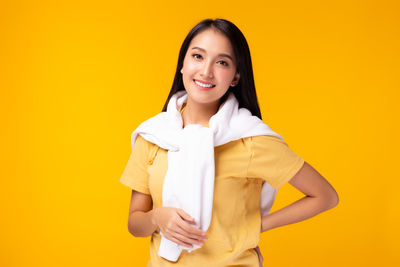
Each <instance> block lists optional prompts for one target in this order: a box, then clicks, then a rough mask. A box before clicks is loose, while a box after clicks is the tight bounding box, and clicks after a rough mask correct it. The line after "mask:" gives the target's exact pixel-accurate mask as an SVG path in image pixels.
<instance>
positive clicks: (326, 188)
mask: <svg viewBox="0 0 400 267" xmlns="http://www.w3.org/2000/svg"><path fill="white" fill-rule="evenodd" d="M289 183H290V184H291V185H293V186H294V187H296V188H297V189H298V190H300V191H301V192H302V193H304V194H305V195H306V196H305V197H303V198H301V199H299V200H297V201H295V202H293V203H292V204H290V205H288V206H286V207H284V208H282V209H280V210H277V211H275V212H273V213H270V214H268V215H267V216H264V217H262V221H261V232H265V231H267V230H270V229H273V228H276V227H279V226H283V225H287V224H292V223H296V222H300V221H303V220H305V219H308V218H311V217H313V216H315V215H317V214H319V213H321V212H323V211H326V210H328V209H331V208H333V207H335V206H336V205H337V204H338V202H339V197H338V195H337V193H336V191H335V189H334V188H333V187H332V186H331V185H330V184H329V182H328V181H327V180H326V179H325V178H324V177H322V176H321V175H320V174H319V173H318V172H317V171H316V170H315V169H314V168H313V167H312V166H311V165H309V164H308V163H307V162H304V165H303V167H302V168H301V169H300V170H299V171H298V172H297V174H296V175H295V176H293V178H292V179H291V180H290V181H289Z"/></svg>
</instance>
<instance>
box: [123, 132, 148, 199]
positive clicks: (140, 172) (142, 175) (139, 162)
mask: <svg viewBox="0 0 400 267" xmlns="http://www.w3.org/2000/svg"><path fill="white" fill-rule="evenodd" d="M152 145H153V144H152V143H150V142H148V141H147V140H146V139H144V138H143V137H142V136H140V135H138V136H137V137H136V141H135V144H134V146H133V149H132V153H131V155H130V157H129V160H128V163H127V165H126V167H125V170H124V171H123V173H122V176H121V178H120V182H121V183H122V184H123V185H126V186H128V187H130V188H132V189H133V190H135V191H138V192H141V193H144V194H148V195H150V190H149V182H148V180H149V174H148V172H147V167H148V165H149V153H150V150H151V146H152Z"/></svg>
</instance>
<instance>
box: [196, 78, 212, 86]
mask: <svg viewBox="0 0 400 267" xmlns="http://www.w3.org/2000/svg"><path fill="white" fill-rule="evenodd" d="M194 82H195V83H197V84H198V85H200V86H201V87H207V88H211V87H213V86H214V85H212V84H204V83H201V82H199V81H196V80H195V81H194Z"/></svg>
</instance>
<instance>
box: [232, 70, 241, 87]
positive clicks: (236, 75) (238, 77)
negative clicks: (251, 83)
mask: <svg viewBox="0 0 400 267" xmlns="http://www.w3.org/2000/svg"><path fill="white" fill-rule="evenodd" d="M239 79H240V73H239V72H236V74H235V77H234V78H233V81H232V83H231V86H236V85H237V84H238V83H239Z"/></svg>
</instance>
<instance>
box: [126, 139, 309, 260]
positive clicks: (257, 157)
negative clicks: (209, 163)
mask: <svg viewBox="0 0 400 267" xmlns="http://www.w3.org/2000/svg"><path fill="white" fill-rule="evenodd" d="M214 152H215V154H214V159H215V184H214V200H213V210H212V218H211V224H210V227H209V228H208V230H207V231H206V236H207V238H208V240H207V241H203V244H204V245H203V246H202V247H201V248H199V249H196V250H194V251H192V252H190V253H189V252H188V251H187V250H182V253H181V255H180V257H179V259H178V261H177V262H171V261H168V260H166V259H164V258H162V257H160V256H158V253H157V252H158V248H159V246H160V241H161V235H160V232H159V230H157V231H155V232H154V233H153V234H152V237H151V243H150V261H149V263H148V265H147V266H148V267H149V266H151V267H158V266H192V267H196V266H199V267H204V266H208V267H211V266H216V267H217V266H218V267H225V266H233V265H235V266H236V265H237V266H254V267H256V266H257V267H258V266H259V260H258V255H257V252H256V251H255V249H254V248H255V247H256V246H257V245H258V242H259V239H260V230H261V214H260V197H261V196H260V194H261V187H262V183H263V181H264V180H265V181H266V182H268V183H269V184H270V185H271V186H272V187H274V188H279V187H281V186H283V185H284V184H285V183H286V182H288V181H289V180H290V179H291V178H292V177H293V176H294V175H295V174H296V173H297V172H298V171H299V170H300V168H301V167H302V166H303V163H304V160H303V159H302V158H301V157H299V156H298V155H297V154H295V153H294V152H293V151H292V150H291V149H290V148H289V147H288V145H287V144H286V143H285V142H284V141H282V140H281V139H279V138H277V137H273V136H267V135H263V136H254V137H247V138H242V139H239V140H236V141H232V142H229V143H227V144H224V145H221V146H216V147H215V149H214ZM167 160H168V151H167V150H164V149H162V148H160V147H158V146H157V145H155V144H152V143H150V142H149V141H147V140H145V139H144V138H143V137H142V136H140V135H139V136H138V137H137V139H136V142H135V144H134V147H133V150H132V153H131V155H130V157H129V160H128V163H127V165H126V168H125V170H124V172H123V174H122V176H121V178H120V182H121V183H122V184H124V185H126V186H128V187H130V188H131V189H133V190H136V191H138V192H141V193H144V194H149V195H151V197H152V200H153V208H157V207H161V206H162V185H163V182H164V177H165V174H166V171H167V168H168V162H167Z"/></svg>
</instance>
